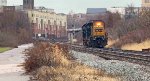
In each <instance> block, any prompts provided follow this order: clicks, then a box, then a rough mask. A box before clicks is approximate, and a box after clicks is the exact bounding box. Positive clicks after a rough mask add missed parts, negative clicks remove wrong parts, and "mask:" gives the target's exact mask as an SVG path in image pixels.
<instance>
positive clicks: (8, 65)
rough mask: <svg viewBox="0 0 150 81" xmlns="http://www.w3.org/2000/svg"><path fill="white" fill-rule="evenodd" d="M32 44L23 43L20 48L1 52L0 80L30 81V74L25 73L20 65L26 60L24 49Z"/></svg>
mask: <svg viewBox="0 0 150 81" xmlns="http://www.w3.org/2000/svg"><path fill="white" fill-rule="evenodd" d="M30 46H32V45H31V44H26V45H21V46H18V48H15V49H12V50H10V51H7V52H4V53H0V81H28V80H29V76H27V75H23V73H24V70H23V68H22V67H20V66H19V65H20V64H21V63H23V62H24V55H23V51H24V50H25V49H27V48H29V47H30Z"/></svg>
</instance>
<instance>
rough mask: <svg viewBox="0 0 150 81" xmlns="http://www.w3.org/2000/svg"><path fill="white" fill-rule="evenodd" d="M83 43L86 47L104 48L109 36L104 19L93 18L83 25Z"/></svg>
mask: <svg viewBox="0 0 150 81" xmlns="http://www.w3.org/2000/svg"><path fill="white" fill-rule="evenodd" d="M82 37H83V45H84V46H86V47H94V48H104V47H105V46H106V45H107V41H108V36H107V32H106V30H105V23H104V22H103V21H102V20H91V21H89V22H88V23H86V24H84V25H83V26H82Z"/></svg>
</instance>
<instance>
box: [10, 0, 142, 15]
mask: <svg viewBox="0 0 150 81" xmlns="http://www.w3.org/2000/svg"><path fill="white" fill-rule="evenodd" d="M7 2H8V5H22V4H23V3H22V2H23V0H7ZM131 3H133V4H134V6H137V7H139V6H141V0H35V6H45V7H47V8H53V9H55V11H56V12H63V13H68V12H69V11H71V10H73V11H74V12H77V13H85V12H86V9H87V8H109V7H126V6H128V5H129V4H131Z"/></svg>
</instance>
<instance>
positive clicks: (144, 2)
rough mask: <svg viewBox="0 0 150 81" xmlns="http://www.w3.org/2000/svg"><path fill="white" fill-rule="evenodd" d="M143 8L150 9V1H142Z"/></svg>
mask: <svg viewBox="0 0 150 81" xmlns="http://www.w3.org/2000/svg"><path fill="white" fill-rule="evenodd" d="M142 7H150V0H142Z"/></svg>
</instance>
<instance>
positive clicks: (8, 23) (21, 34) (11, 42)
mask: <svg viewBox="0 0 150 81" xmlns="http://www.w3.org/2000/svg"><path fill="white" fill-rule="evenodd" d="M31 38H32V29H31V24H30V23H29V19H28V17H27V14H25V12H23V11H15V12H3V13H0V46H17V45H19V44H24V43H28V42H30V41H31Z"/></svg>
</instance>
